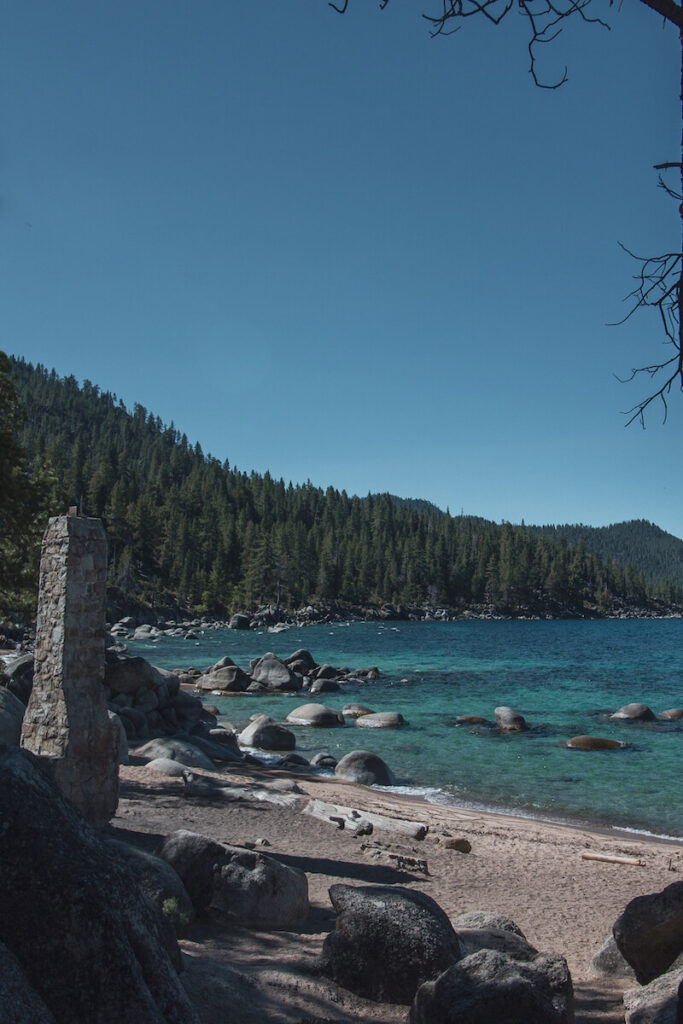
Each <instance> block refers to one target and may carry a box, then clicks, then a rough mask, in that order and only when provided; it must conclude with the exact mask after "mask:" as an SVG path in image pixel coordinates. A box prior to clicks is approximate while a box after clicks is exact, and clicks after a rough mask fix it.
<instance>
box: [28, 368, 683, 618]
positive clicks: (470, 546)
mask: <svg viewBox="0 0 683 1024" xmlns="http://www.w3.org/2000/svg"><path fill="white" fill-rule="evenodd" d="M12 375H13V380H14V382H15V385H16V388H17V391H18V393H19V395H20V396H21V399H22V402H23V405H24V408H25V419H24V423H23V425H22V426H21V427H20V430H19V441H20V443H21V445H22V446H23V448H24V449H25V451H26V454H27V458H28V462H29V464H35V463H36V461H37V460H38V459H42V460H43V461H44V462H45V463H46V464H49V465H50V466H51V467H52V470H53V473H54V476H55V478H56V480H57V482H58V484H59V486H61V487H62V490H63V496H64V506H63V508H60V509H57V511H63V510H64V508H65V507H66V504H68V503H75V502H76V501H78V502H79V503H81V504H82V506H83V507H84V509H85V511H87V513H88V514H91V515H96V516H101V517H102V518H103V519H104V520H105V525H106V528H107V534H108V538H109V555H110V580H111V583H112V584H113V585H115V586H116V587H118V588H119V590H120V591H121V592H122V594H123V596H124V597H126V596H128V597H130V596H137V597H138V598H139V599H142V600H144V601H146V602H148V603H149V604H152V605H155V604H156V605H160V604H164V603H165V602H169V601H171V600H174V599H180V601H182V602H184V603H186V604H188V605H190V606H192V607H194V608H195V609H196V610H197V611H199V612H209V613H215V614H224V613H226V612H227V611H234V610H236V609H238V608H253V607H255V606H256V605H259V604H262V603H266V602H269V603H273V604H276V605H280V606H286V607H288V608H296V607H299V606H301V605H302V604H305V603H307V602H309V601H311V600H313V599H321V600H326V601H334V600H340V601H343V602H347V603H352V604H357V605H369V604H379V603H382V602H391V603H392V604H394V605H398V604H404V605H409V604H412V605H424V604H427V603H429V604H432V605H445V606H448V607H450V608H453V609H460V610H462V609H464V608H466V607H469V606H472V605H482V604H485V605H489V606H492V607H493V608H494V609H496V610H497V611H499V612H501V613H505V614H524V613H527V612H533V613H536V614H548V615H558V614H573V615H583V614H592V613H594V612H595V611H596V610H601V611H610V610H614V609H615V608H617V607H619V606H620V605H622V604H623V603H624V602H626V601H632V602H633V603H642V602H643V601H645V599H646V594H645V586H644V584H643V581H642V578H641V577H640V576H638V574H636V573H634V572H632V571H631V570H630V569H629V570H624V569H622V568H621V567H620V566H619V565H618V564H617V563H616V562H613V561H612V560H610V559H606V558H603V557H600V556H599V555H597V554H594V553H592V552H591V551H590V550H589V549H588V547H587V545H584V546H582V545H578V546H577V547H572V546H570V545H569V544H568V543H567V542H566V540H564V539H563V538H558V539H554V538H549V537H547V536H546V535H545V534H544V533H542V532H541V533H536V532H534V531H532V530H531V529H526V528H524V527H513V526H511V525H509V524H506V523H503V524H501V525H498V524H495V523H491V522H487V521H486V520H483V519H478V518H475V517H469V516H457V517H452V516H451V515H450V514H449V513H448V512H446V513H443V512H441V511H440V510H439V509H437V508H436V507H435V506H433V505H430V504H429V503H427V502H419V501H414V500H407V501H401V500H397V499H396V498H394V497H393V496H391V495H389V494H374V495H368V496H367V497H366V498H358V497H350V496H349V495H348V494H346V492H345V491H341V492H340V491H337V490H335V489H334V488H332V487H329V488H328V489H327V490H326V491H323V490H322V489H320V488H318V487H314V486H313V485H312V484H311V483H310V481H309V482H307V483H305V484H302V485H298V486H296V487H294V486H293V485H292V484H291V483H290V484H288V485H287V484H285V482H284V481H283V480H275V479H273V477H271V475H270V474H269V473H265V474H264V475H263V476H261V475H259V474H257V473H253V472H252V473H244V472H240V471H239V470H237V469H236V468H234V467H230V466H229V465H228V463H227V462H225V463H221V462H219V461H218V460H217V459H214V458H212V457H211V456H210V455H209V456H207V455H204V453H203V452H202V450H201V448H200V447H199V445H195V446H192V445H190V444H189V442H188V439H187V437H186V436H185V435H184V434H183V435H181V434H180V433H179V431H177V430H176V429H175V427H174V426H173V425H172V424H171V426H165V425H164V424H163V423H162V422H161V421H160V420H159V418H158V417H155V416H153V415H152V414H151V413H148V412H147V410H146V409H144V408H143V407H142V406H139V405H136V406H135V408H134V409H133V412H132V413H130V412H129V411H128V410H127V409H126V408H125V407H124V405H123V403H122V402H120V401H118V400H117V398H116V396H115V395H112V394H110V393H108V392H100V391H99V389H98V388H97V387H96V386H94V385H92V384H91V383H89V382H88V381H86V382H84V384H83V386H82V387H79V385H78V383H77V381H76V380H75V379H74V378H73V377H67V378H64V379H61V378H59V377H57V375H56V374H55V372H54V371H52V372H49V371H47V370H46V369H45V368H43V367H41V366H38V367H35V368H34V367H33V366H31V364H29V363H26V362H24V361H22V360H14V361H13V362H12ZM16 426H17V425H16V424H15V433H16ZM674 596H675V595H674V594H673V593H672V594H670V595H669V599H671V598H673V597H674Z"/></svg>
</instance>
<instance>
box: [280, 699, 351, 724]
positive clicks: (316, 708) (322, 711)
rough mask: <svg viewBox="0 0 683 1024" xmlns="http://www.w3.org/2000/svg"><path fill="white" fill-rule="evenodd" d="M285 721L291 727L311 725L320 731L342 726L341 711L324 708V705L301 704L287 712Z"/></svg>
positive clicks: (342, 717)
mask: <svg viewBox="0 0 683 1024" xmlns="http://www.w3.org/2000/svg"><path fill="white" fill-rule="evenodd" d="M286 720H287V721H288V722H289V723H290V724H291V725H311V726H315V727H317V728H322V729H326V728H329V727H330V726H338V725H343V724H344V716H343V715H342V713H341V711H335V710H334V709H333V708H328V707H325V705H324V704H301V705H299V707H298V708H294V710H293V711H290V712H289V714H288V715H287V719H286Z"/></svg>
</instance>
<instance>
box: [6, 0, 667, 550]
mask: <svg viewBox="0 0 683 1024" xmlns="http://www.w3.org/2000/svg"><path fill="white" fill-rule="evenodd" d="M426 2H428V0H426ZM595 2H596V3H597V0H595ZM434 6H439V5H438V4H435V5H434ZM424 9H428V8H427V7H423V6H421V5H420V3H419V2H411V3H405V2H404V3H399V2H398V0H392V2H390V4H389V6H388V7H387V9H386V10H385V11H383V12H382V11H380V10H379V9H378V7H377V6H376V5H375V4H369V3H367V2H366V0H350V7H349V11H348V13H347V14H346V15H345V16H343V17H342V16H339V15H337V14H335V12H334V11H332V10H331V8H330V7H329V6H328V5H327V3H325V2H324V0H288V2H287V3H283V2H276V0H260V2H259V3H258V4H252V3H237V2H235V0H200V2H198V3H196V4H190V3H188V2H187V0H164V2H163V3H162V2H161V0H117V2H116V3H113V2H112V0H108V2H103V0H62V2H60V3H59V4H55V3H54V0H49V2H48V0H30V2H26V0H8V3H6V5H5V7H4V12H3V16H2V33H1V35H2V38H1V39H0V123H1V124H2V131H1V138H0V167H1V174H0V181H1V186H0V187H1V195H0V200H1V206H0V214H1V216H2V235H1V239H2V240H1V242H0V302H1V304H2V322H3V335H4V340H3V341H2V345H3V347H4V348H5V349H6V350H7V351H9V352H11V353H14V354H16V355H23V356H25V357H26V358H27V359H29V360H31V361H33V362H42V363H44V364H45V365H47V366H48V367H53V366H54V367H55V368H56V369H57V371H58V372H59V373H60V374H69V373H73V374H74V375H75V376H76V377H77V378H79V379H80V380H82V379H84V378H87V379H90V380H91V381H93V382H94V383H97V384H99V385H100V387H102V388H103V389H108V390H110V391H113V392H115V393H116V394H117V395H118V396H119V397H120V398H122V399H123V400H124V401H125V402H126V404H127V405H129V406H132V405H133V404H134V403H135V402H139V403H140V404H142V405H144V406H145V407H146V408H147V409H148V410H151V411H152V412H154V413H155V414H158V415H159V416H161V418H162V419H163V420H164V421H166V422H169V421H171V420H173V422H174V423H175V425H176V426H177V427H178V428H179V429H180V430H182V431H184V432H186V433H187V435H188V437H189V438H190V439H191V440H192V441H193V442H194V441H196V440H198V441H199V442H200V443H201V445H202V447H203V449H204V451H207V452H211V453H212V454H213V455H215V456H217V457H219V458H221V459H225V458H227V459H229V460H230V462H231V463H232V464H233V465H237V466H238V467H239V468H240V469H247V470H251V469H256V470H258V471H261V472H262V471H265V470H266V469H269V470H270V471H271V473H272V474H273V475H274V476H276V477H280V476H282V477H284V478H285V480H293V481H294V482H301V481H304V480H306V479H310V480H312V481H313V483H315V484H319V485H321V486H323V487H325V486H327V485H329V484H332V485H333V486H335V487H338V488H340V489H341V488H345V489H346V490H347V491H348V492H349V493H358V494H365V493H367V492H368V491H370V490H372V491H392V492H394V493H396V494H400V495H403V496H412V497H423V498H427V499H430V500H432V501H434V502H436V503H437V504H438V505H440V506H441V507H444V508H445V507H446V506H449V507H450V509H451V511H452V512H454V513H456V512H460V510H461V509H463V510H464V511H465V512H466V513H471V514H477V515H483V516H486V517H488V518H491V519H495V520H500V519H507V520H510V521H512V522H519V521H520V520H521V519H525V520H526V521H527V522H534V523H545V522H577V521H580V522H586V523H591V524H594V525H601V524H603V523H608V522H614V521H619V520H623V519H633V518H646V519H650V520H651V521H653V522H656V523H658V524H659V525H660V526H662V527H663V528H665V529H668V530H670V531H671V532H673V533H675V534H677V535H678V536H683V513H682V512H681V509H682V508H683V501H682V499H683V475H682V474H681V473H680V470H679V463H680V456H681V426H682V424H683V399H682V398H681V396H680V395H676V396H674V398H673V401H672V403H671V408H670V415H669V420H668V423H667V424H666V425H665V426H662V425H661V419H662V417H661V413H660V410H659V409H658V408H657V409H655V410H654V412H653V414H652V415H651V416H650V417H649V419H648V427H647V430H645V431H643V430H641V429H640V428H639V427H637V426H633V427H631V428H629V429H628V430H626V429H624V417H623V416H622V415H621V411H622V410H624V409H627V408H629V407H630V406H631V405H633V404H634V403H635V402H636V401H637V399H638V398H639V397H641V394H642V393H644V391H645V389H646V387H647V382H646V381H642V382H640V383H639V384H635V385H630V386H625V385H621V384H619V383H618V382H617V381H616V379H615V376H614V374H621V375H624V374H627V373H628V371H629V370H630V368H631V367H632V366H636V365H641V364H643V363H648V362H652V361H655V360H656V359H659V358H660V356H662V355H664V356H665V355H666V354H667V350H666V349H665V348H663V347H662V344H661V336H660V334H659V332H658V330H657V325H656V321H655V320H654V318H652V319H648V318H647V317H644V318H640V319H637V320H635V321H633V322H631V323H630V324H629V325H628V326H627V327H620V328H617V327H609V326H606V325H607V324H608V322H610V321H614V320H618V319H619V318H620V317H621V316H623V314H624V312H625V311H626V307H625V305H624V303H623V297H624V295H625V294H626V293H627V291H628V290H629V288H630V282H631V275H632V274H633V272H634V267H633V265H632V264H631V261H630V260H629V259H628V257H627V256H625V254H624V253H623V252H622V251H621V250H620V249H619V248H618V244H617V243H618V241H622V242H623V243H624V244H626V245H628V246H629V247H630V248H631V249H633V250H634V251H636V252H641V253H646V254H653V253H658V252H660V251H666V250H668V249H674V250H676V249H678V248H680V222H679V221H678V218H677V214H676V210H675V205H674V204H673V203H672V202H671V200H668V199H667V198H666V196H665V195H664V193H663V192H662V191H661V190H659V189H658V188H657V182H656V173H655V172H654V171H653V170H652V164H654V163H656V162H661V161H664V160H676V159H680V156H679V153H680V148H679V147H680V103H679V99H678V96H679V91H680V54H679V50H678V46H677V40H676V36H675V33H674V32H672V31H670V30H669V29H668V28H667V27H665V26H663V25H662V23H661V19H659V18H658V17H657V16H656V15H655V14H654V13H653V12H651V11H649V10H648V9H646V8H645V6H644V5H643V4H641V3H636V2H633V0H631V2H627V3H625V4H624V5H623V9H621V10H619V9H617V8H613V9H611V10H610V9H609V8H608V7H607V6H606V5H605V6H604V7H602V8H598V7H597V6H596V8H595V9H596V12H597V11H600V12H601V13H604V14H606V16H607V17H609V20H610V22H611V25H612V28H611V31H609V32H608V31H604V30H602V29H600V28H599V27H597V26H590V25H583V24H577V25H576V26H571V25H569V26H568V27H567V30H566V32H565V33H564V34H563V35H562V36H561V37H560V39H559V40H558V41H557V42H556V43H554V44H553V45H552V46H549V47H547V48H546V49H545V51H544V53H543V62H544V63H543V67H544V68H546V69H547V74H548V76H549V77H552V76H554V75H556V74H557V72H558V71H559V72H560V73H561V71H562V68H563V67H564V65H565V63H566V64H567V65H568V67H569V82H568V83H567V84H566V85H565V86H564V87H563V88H562V89H560V90H558V91H552V92H551V91H547V90H539V89H536V88H535V87H534V86H533V82H532V80H531V77H530V75H529V73H528V66H527V55H526V38H525V33H524V23H523V20H522V19H521V18H519V17H517V16H516V15H513V16H512V17H513V20H512V21H510V22H509V24H507V23H506V24H504V25H502V26H501V27H500V28H498V29H494V28H493V27H492V26H490V25H488V24H485V23H481V24H479V23H477V22H476V21H475V20H471V21H470V22H468V24H467V25H466V26H465V27H464V28H463V30H462V31H461V32H459V33H458V34H456V35H455V36H452V37H450V38H448V39H444V38H442V39H430V37H429V33H428V29H427V26H426V23H425V22H424V21H423V20H422V19H421V17H420V13H421V11H422V10H424Z"/></svg>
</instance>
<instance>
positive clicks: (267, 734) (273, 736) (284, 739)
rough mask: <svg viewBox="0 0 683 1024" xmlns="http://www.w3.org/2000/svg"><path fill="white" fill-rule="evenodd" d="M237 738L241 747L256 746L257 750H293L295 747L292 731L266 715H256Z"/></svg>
mask: <svg viewBox="0 0 683 1024" xmlns="http://www.w3.org/2000/svg"><path fill="white" fill-rule="evenodd" d="M238 738H239V742H240V743H241V744H242V746H243V747H258V749H259V750H294V748H295V747H296V737H295V735H294V733H293V732H292V731H291V730H290V729H286V728H285V727H284V725H280V724H279V723H278V722H274V721H273V719H272V718H269V716H268V715H258V717H257V718H255V719H254V721H253V722H251V724H250V725H248V726H247V727H246V729H243V730H242V732H241V733H240V734H239V737H238Z"/></svg>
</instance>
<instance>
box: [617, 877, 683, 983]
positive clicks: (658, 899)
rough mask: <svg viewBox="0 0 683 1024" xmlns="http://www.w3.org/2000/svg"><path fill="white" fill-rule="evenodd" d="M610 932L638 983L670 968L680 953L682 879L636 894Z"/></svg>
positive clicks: (682, 898) (682, 901)
mask: <svg viewBox="0 0 683 1024" xmlns="http://www.w3.org/2000/svg"><path fill="white" fill-rule="evenodd" d="M612 934H613V935H614V938H615V940H616V943H617V946H618V947H619V949H620V951H621V953H622V955H623V956H624V957H625V958H626V960H627V962H628V963H629V964H630V965H631V967H632V968H633V970H634V971H635V975H636V978H637V979H638V982H639V984H640V985H647V984H648V983H649V982H651V981H653V980H654V979H655V978H657V977H659V975H660V974H664V973H665V972H666V971H668V970H670V969H671V967H672V965H674V963H675V961H676V960H677V958H678V957H680V956H681V954H682V953H683V882H673V883H672V884H671V885H667V886H666V888H665V889H662V890H661V892H656V893H651V894H649V895H646V896H636V897H635V899H632V900H631V902H630V903H628V904H627V905H626V908H625V909H624V911H623V913H622V914H621V915H620V916H619V917H618V918H617V920H616V921H615V922H614V925H613V927H612ZM680 966H683V964H681V965H680Z"/></svg>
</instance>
